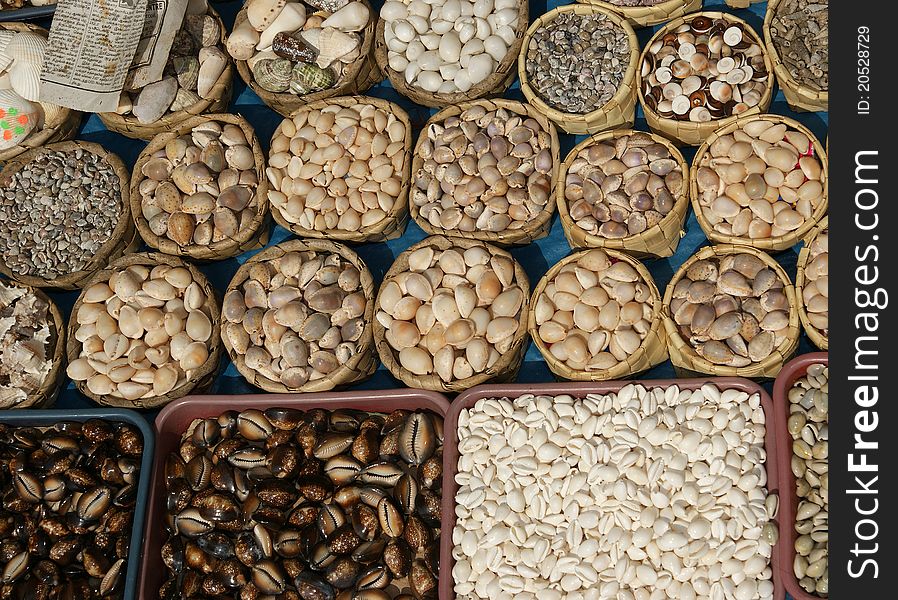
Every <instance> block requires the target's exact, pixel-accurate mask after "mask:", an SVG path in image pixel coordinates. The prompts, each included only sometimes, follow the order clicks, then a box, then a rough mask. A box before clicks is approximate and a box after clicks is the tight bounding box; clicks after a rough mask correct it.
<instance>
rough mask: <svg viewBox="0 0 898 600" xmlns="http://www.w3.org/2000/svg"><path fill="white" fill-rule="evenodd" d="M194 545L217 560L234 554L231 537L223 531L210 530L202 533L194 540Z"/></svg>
mask: <svg viewBox="0 0 898 600" xmlns="http://www.w3.org/2000/svg"><path fill="white" fill-rule="evenodd" d="M196 545H197V546H199V547H200V548H201V549H202V550H203V551H204V552H206V553H207V554H209V555H210V556H213V557H215V558H217V559H219V560H224V559H228V558H231V557H232V556H234V545H233V543H232V542H231V538H229V537H228V536H226V535H224V534H223V533H218V532H212V533H207V534H206V535H202V536H200V537H199V538H197V540H196Z"/></svg>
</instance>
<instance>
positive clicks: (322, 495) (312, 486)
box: [297, 476, 334, 502]
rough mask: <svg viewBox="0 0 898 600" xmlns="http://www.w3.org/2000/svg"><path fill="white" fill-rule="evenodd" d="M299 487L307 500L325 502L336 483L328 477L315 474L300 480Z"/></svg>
mask: <svg viewBox="0 0 898 600" xmlns="http://www.w3.org/2000/svg"><path fill="white" fill-rule="evenodd" d="M297 488H298V489H299V493H300V494H302V495H303V496H305V498H306V499H307V500H311V501H313V502H323V501H324V500H325V499H326V498H327V497H328V496H329V495H330V494H331V492H332V491H333V489H334V484H333V483H332V482H331V480H330V479H328V478H327V477H321V476H314V477H307V478H304V479H303V480H302V481H299V482H298V483H297Z"/></svg>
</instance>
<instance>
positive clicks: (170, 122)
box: [99, 6, 234, 140]
mask: <svg viewBox="0 0 898 600" xmlns="http://www.w3.org/2000/svg"><path fill="white" fill-rule="evenodd" d="M208 14H209V15H210V16H212V17H214V18H215V20H216V21H218V26H219V28H220V29H221V43H220V44H219V45H220V47H221V49H222V51H224V43H225V39H226V38H227V36H226V34H225V32H226V31H227V30H226V29H225V26H224V23H223V22H222V20H221V17H220V16H219V15H218V13H217V12H215V10H214V9H213V8H212V7H211V6H210V7H209V12H208ZM225 55H227V52H225ZM233 79H234V66H233V65H232V64H231V61H230V58H228V64H227V65H225V68H224V71H222V72H221V75H220V76H219V77H218V81H216V82H215V85H214V86H212V90H211V91H210V92H209V97H208V98H202V99H200V101H199V102H197V103H196V104H194V105H193V106H190V107H188V108H186V109H184V110H179V111H176V112H166V113H165V114H164V115H162V118H160V119H159V120H158V121H156V122H155V123H146V124H145V123H141V122H140V121H138V120H137V117H135V116H134V115H120V114H118V113H116V112H106V113H100V114H99V117H100V120H101V121H103V125H105V126H106V129H109V130H110V131H114V132H116V133H120V134H122V135H124V136H127V137H129V138H135V139H141V140H150V139H152V138H153V136H155V135H157V134H160V133H165V132H168V131H172V129H174V128H175V127H178V126H179V125H180V124H181V123H183V122H184V121H186V120H187V119H190V118H192V117H195V116H197V115H201V114H205V113H221V112H226V111H227V110H228V104H230V102H231V94H232V92H233V91H234V84H233Z"/></svg>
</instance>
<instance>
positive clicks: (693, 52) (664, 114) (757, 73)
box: [636, 12, 774, 146]
mask: <svg viewBox="0 0 898 600" xmlns="http://www.w3.org/2000/svg"><path fill="white" fill-rule="evenodd" d="M773 83H774V77H773V64H772V63H771V61H770V57H769V56H768V54H767V51H766V50H765V48H764V44H763V42H762V41H761V39H760V38H759V37H758V34H757V33H755V31H754V30H753V29H752V28H751V26H750V25H748V23H746V22H745V21H743V20H741V19H739V18H737V17H734V16H733V15H730V14H727V13H720V12H701V13H694V14H690V15H686V16H683V17H679V18H677V19H674V20H673V21H670V22H669V23H666V24H665V25H663V26H662V27H661V28H660V29H659V30H658V31H657V33H655V35H654V36H653V37H652V39H651V40H649V43H648V44H647V45H646V46H645V48H644V49H643V51H642V56H641V57H640V59H639V68H638V69H637V76H636V87H637V90H636V91H637V93H638V95H639V102H640V104H641V105H642V108H643V112H644V113H645V120H646V122H647V123H648V126H649V127H650V128H651V130H652V131H654V132H655V133H659V134H661V135H663V136H665V137H667V138H668V139H671V140H673V141H674V142H675V143H677V144H684V145H687V146H690V145H691V146H697V145H699V144H701V143H702V142H703V141H704V140H705V139H706V138H707V137H708V136H709V135H711V134H712V133H713V132H714V131H716V130H717V129H720V128H721V127H725V126H726V125H729V124H730V123H732V121H734V120H735V118H736V117H738V116H740V115H751V114H758V113H763V112H766V111H767V109H768V107H769V106H770V101H771V100H772V98H773Z"/></svg>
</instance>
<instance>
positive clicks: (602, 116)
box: [518, 4, 640, 135]
mask: <svg viewBox="0 0 898 600" xmlns="http://www.w3.org/2000/svg"><path fill="white" fill-rule="evenodd" d="M562 12H573V13H576V14H578V15H591V14H595V13H602V14H604V15H606V16H607V17H608V20H610V21H611V22H613V23H615V24H617V25H618V26H620V27H621V28H623V30H624V31H625V32H626V33H627V38H628V40H629V45H630V60H629V62H628V63H627V70H626V72H625V73H624V78H623V79H622V80H621V84H620V86H619V87H618V88H617V91H616V92H615V93H614V96H612V97H611V100H609V101H608V102H606V103H605V105H604V106H602V107H600V108H597V109H596V110H594V111H592V112H588V113H586V114H574V113H566V112H562V111H560V110H557V109H555V108H553V107H551V106H549V105H548V104H547V103H546V102H545V101H544V100H543V99H542V98H541V97H540V95H539V94H538V93H537V92H536V90H535V89H533V87H531V85H530V79H529V78H528V77H527V49H528V47H529V46H530V40H531V39H533V34H535V33H536V30H537V29H539V28H540V27H542V26H544V25H546V24H548V23H551V22H552V21H553V20H555V18H556V17H557V16H558V15H559V14H560V13H562ZM639 64H640V63H639V41H638V40H637V39H636V32H635V31H633V28H632V27H631V26H630V24H629V23H628V22H627V20H626V19H625V18H624V17H622V16H620V14H618V13H617V12H614V11H612V10H608V9H605V8H600V7H599V6H594V5H592V4H571V5H568V6H560V7H558V8H555V9H553V10H550V11H549V12H547V13H546V14H544V15H541V16H539V17H537V18H536V20H535V21H533V24H532V25H530V28H529V29H528V30H527V33H526V35H524V41H523V43H522V44H521V52H520V55H519V56H518V77H519V78H520V80H521V91H522V92H523V93H524V97H525V98H527V102H529V103H530V104H531V105H532V106H533V107H534V108H535V109H536V110H537V111H538V112H540V113H542V114H544V115H546V116H547V117H549V119H551V120H552V121H553V122H554V123H555V124H556V125H557V126H558V127H559V128H561V129H563V130H564V131H566V132H568V133H574V134H580V135H583V134H589V133H597V132H599V131H604V130H605V129H619V128H621V127H632V126H633V122H634V121H635V119H636V90H635V87H636V83H635V81H636V74H637V66H638V65H639Z"/></svg>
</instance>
